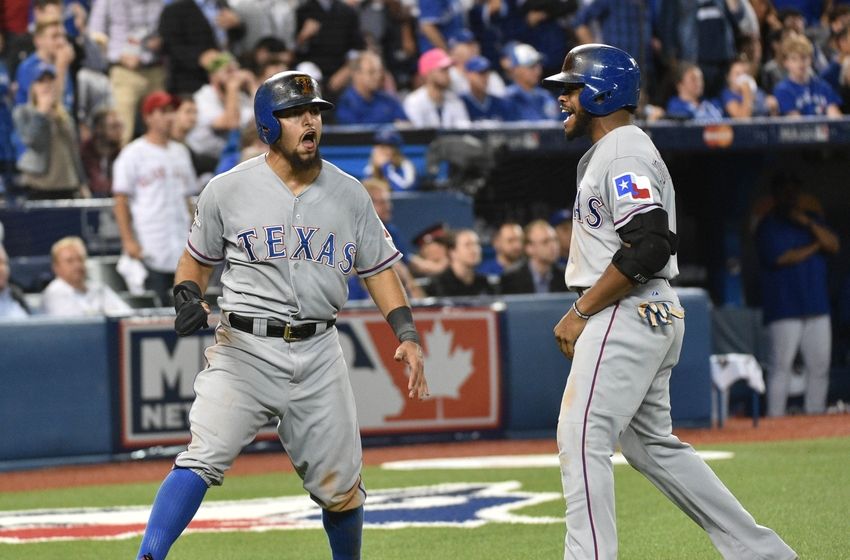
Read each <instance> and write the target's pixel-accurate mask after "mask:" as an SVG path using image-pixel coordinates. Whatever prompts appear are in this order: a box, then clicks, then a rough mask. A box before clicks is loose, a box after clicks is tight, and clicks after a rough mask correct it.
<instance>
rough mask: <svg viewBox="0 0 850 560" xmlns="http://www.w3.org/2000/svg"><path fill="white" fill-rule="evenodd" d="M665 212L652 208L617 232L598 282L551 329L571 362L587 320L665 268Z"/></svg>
mask: <svg viewBox="0 0 850 560" xmlns="http://www.w3.org/2000/svg"><path fill="white" fill-rule="evenodd" d="M668 224H669V221H668V217H667V212H666V211H665V210H664V209H662V208H653V209H652V210H649V211H648V212H644V213H642V214H637V215H636V216H634V217H632V219H631V220H630V221H629V222H628V223H627V224H625V225H624V226H622V227H620V228H619V229H618V230H617V234H618V235H619V236H620V240H621V241H622V246H621V247H620V250H618V251H617V252H616V253H615V254H614V257H613V258H612V259H611V263H610V264H608V266H607V267H606V268H605V270H604V271H603V273H602V275H601V276H600V277H599V280H597V281H596V283H595V284H594V285H593V286H591V287H590V288H589V289H588V290H586V291H585V292H584V294H583V295H582V296H581V297H580V298H579V299H578V300H576V302H575V303H574V304H573V306H572V308H571V309H570V310H569V311H567V313H566V314H565V315H564V316H563V317H562V318H561V320H560V321H559V322H558V324H557V325H556V326H555V331H554V332H555V339H556V340H557V342H558V347H559V348H560V349H561V352H563V353H564V355H566V356H567V357H568V358H570V359H572V356H573V353H574V352H575V342H576V340H578V337H579V335H581V333H582V331H583V330H584V327H585V325H586V324H587V320H588V319H589V318H590V317H591V316H592V315H594V314H596V313H598V312H600V311H602V310H603V309H605V308H606V307H608V306H609V305H611V304H612V303H614V302H616V301H619V300H621V299H622V298H623V297H625V296H626V295H627V294H628V293H629V292H631V291H632V289H633V288H634V287H635V286H637V285H638V284H645V283H646V282H648V281H649V279H650V278H651V277H652V276H653V275H654V274H655V273H657V272H658V271H659V270H661V269H662V268H664V266H666V264H667V261H668V260H669V259H670V255H671V254H673V253H674V252H675V248H674V247H673V244H674V243H675V241H674V240H673V238H674V236H673V235H672V234H671V232H670V230H669V229H668Z"/></svg>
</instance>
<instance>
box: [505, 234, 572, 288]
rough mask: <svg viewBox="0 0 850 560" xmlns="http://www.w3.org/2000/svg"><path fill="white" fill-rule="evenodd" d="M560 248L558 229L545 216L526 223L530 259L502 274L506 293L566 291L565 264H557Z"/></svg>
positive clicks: (526, 249)
mask: <svg viewBox="0 0 850 560" xmlns="http://www.w3.org/2000/svg"><path fill="white" fill-rule="evenodd" d="M559 252H560V249H559V247H558V238H557V235H556V234H555V229H554V228H553V227H552V226H550V225H549V223H548V222H546V221H545V220H534V221H533V222H531V223H530V224H528V225H527V226H525V256H526V260H524V261H523V262H521V263H520V264H518V265H517V266H515V267H513V268H511V269H509V270H507V271H506V272H505V273H504V274H502V280H501V284H500V285H501V292H502V293H503V294H533V293H537V294H546V293H550V292H566V291H567V286H566V284H564V267H562V266H561V265H559V264H557V260H558V255H559Z"/></svg>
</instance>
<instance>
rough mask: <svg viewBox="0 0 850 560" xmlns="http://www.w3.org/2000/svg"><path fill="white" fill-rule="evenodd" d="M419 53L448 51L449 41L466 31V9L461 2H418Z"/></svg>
mask: <svg viewBox="0 0 850 560" xmlns="http://www.w3.org/2000/svg"><path fill="white" fill-rule="evenodd" d="M418 4H419V18H418V25H419V29H418V31H419V52H421V53H424V52H427V51H429V50H431V49H434V48H437V49H443V50H444V51H448V49H449V41H450V40H451V39H454V38H457V37H458V36H459V35H460V34H461V33H462V32H463V30H464V29H465V28H464V22H463V20H464V12H465V8H464V6H463V2H462V1H461V0H418Z"/></svg>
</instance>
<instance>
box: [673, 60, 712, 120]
mask: <svg viewBox="0 0 850 560" xmlns="http://www.w3.org/2000/svg"><path fill="white" fill-rule="evenodd" d="M703 88H704V83H703V79H702V70H701V69H700V67H699V66H697V65H696V64H692V63H690V62H682V63H681V64H679V67H678V68H677V69H676V95H674V96H673V97H671V98H670V100H669V101H668V102H667V117H669V118H671V119H679V120H695V121H703V122H705V121H715V120H720V119H722V118H723V112H722V110H721V109H720V107H718V106H717V105H715V104H714V103H713V102H712V101H709V100H707V99H704V98H703Z"/></svg>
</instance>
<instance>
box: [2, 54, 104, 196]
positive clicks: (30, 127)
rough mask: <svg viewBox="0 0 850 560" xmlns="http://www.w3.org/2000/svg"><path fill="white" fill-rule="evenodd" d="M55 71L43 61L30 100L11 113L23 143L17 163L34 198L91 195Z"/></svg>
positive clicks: (32, 86)
mask: <svg viewBox="0 0 850 560" xmlns="http://www.w3.org/2000/svg"><path fill="white" fill-rule="evenodd" d="M56 74H57V72H56V68H55V67H54V66H52V65H50V64H47V63H45V62H42V63H40V64H39V65H38V67H37V72H36V74H35V75H34V80H33V81H32V82H30V89H29V92H28V96H27V97H28V102H27V103H26V104H24V105H18V106H17V107H15V110H14V112H13V113H12V119H13V121H14V123H15V130H16V132H17V134H18V137H19V138H20V141H21V142H22V144H23V146H24V151H23V153H22V154H21V156H20V157H19V158H18V162H17V165H18V170H19V171H20V172H21V184H22V185H23V187H24V189H25V190H26V192H27V196H28V197H29V198H30V199H32V200H44V199H61V198H76V197H87V196H89V192H88V187H87V186H86V178H85V172H84V171H83V163H82V160H81V159H80V144H79V140H78V138H77V132H76V127H75V126H74V123H73V121H72V120H71V116H70V115H69V113H68V111H67V110H66V109H65V107H64V106H63V105H62V103H60V102H59V98H58V94H59V92H58V88H57V87H56Z"/></svg>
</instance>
